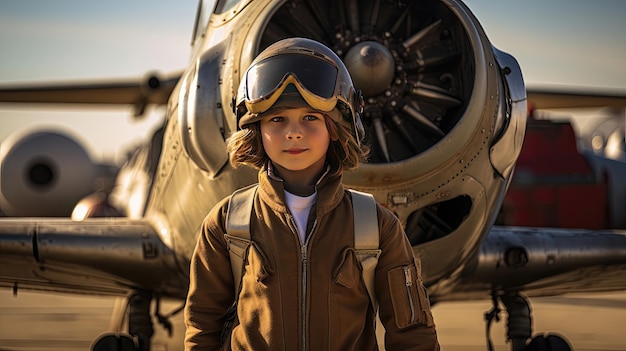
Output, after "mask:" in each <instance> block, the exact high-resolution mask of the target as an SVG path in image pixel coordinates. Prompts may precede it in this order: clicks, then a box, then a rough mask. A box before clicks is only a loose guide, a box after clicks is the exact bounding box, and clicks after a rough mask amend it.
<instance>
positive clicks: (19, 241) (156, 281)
mask: <svg viewBox="0 0 626 351" xmlns="http://www.w3.org/2000/svg"><path fill="white" fill-rule="evenodd" d="M0 286H4V287H12V288H14V289H19V288H26V289H38V290H48V291H60V292H73V293H89V294H101V295H120V296H125V295H127V293H128V292H129V291H131V290H149V291H154V292H157V293H159V294H161V295H163V296H172V297H184V296H185V293H186V289H187V276H186V275H185V274H183V272H181V271H180V269H178V265H177V263H176V257H175V254H174V252H173V251H172V250H171V249H170V248H169V247H168V246H167V245H166V244H165V243H164V242H163V240H161V238H160V237H159V235H157V233H156V232H155V230H154V228H153V227H152V226H151V225H150V224H149V223H147V222H145V221H136V220H128V219H119V218H117V219H116V218H107V219H89V220H86V221H83V222H74V221H71V220H67V219H58V220H56V219H41V220H40V219H2V220H0Z"/></svg>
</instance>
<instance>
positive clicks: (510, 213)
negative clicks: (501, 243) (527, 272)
mask: <svg viewBox="0 0 626 351" xmlns="http://www.w3.org/2000/svg"><path fill="white" fill-rule="evenodd" d="M607 191H608V184H607V181H606V179H596V176H595V173H594V171H593V169H592V168H591V167H590V165H589V163H588V162H587V160H586V159H585V158H584V157H583V155H581V154H580V153H579V152H578V148H577V146H576V135H575V133H574V130H573V128H572V125H571V124H570V123H569V122H553V121H548V120H535V119H530V118H529V120H528V124H527V130H526V136H525V139H524V145H523V147H522V151H521V154H520V157H519V159H518V161H517V166H516V169H515V174H514V177H513V179H512V182H511V185H510V187H509V191H508V193H507V195H506V197H505V200H504V203H503V205H502V209H501V213H500V217H499V218H498V221H497V224H500V225H510V226H532V227H556V228H586V229H602V228H608V227H609V218H608V208H607V206H608V201H607V198H608V194H607Z"/></svg>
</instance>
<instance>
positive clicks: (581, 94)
mask: <svg viewBox="0 0 626 351" xmlns="http://www.w3.org/2000/svg"><path fill="white" fill-rule="evenodd" d="M526 94H527V99H528V101H529V103H530V104H532V107H533V108H535V109H550V108H577V107H624V106H626V92H609V91H604V92H602V91H600V90H598V89H591V88H584V89H583V88H579V89H570V90H564V89H557V88H527V89H526Z"/></svg>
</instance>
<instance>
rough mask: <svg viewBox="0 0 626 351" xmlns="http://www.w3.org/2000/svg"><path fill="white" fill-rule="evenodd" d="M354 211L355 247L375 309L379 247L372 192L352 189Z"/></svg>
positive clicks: (376, 216) (376, 218) (376, 305)
mask: <svg viewBox="0 0 626 351" xmlns="http://www.w3.org/2000/svg"><path fill="white" fill-rule="evenodd" d="M350 193H351V194H352V211H353V212H354V249H355V250H356V254H357V257H358V259H359V261H360V262H361V267H362V275H363V281H364V282H365V287H366V288H367V292H368V294H369V295H370V301H371V302H372V307H373V308H374V311H376V310H377V309H378V299H377V297H376V290H375V289H374V280H375V279H374V278H375V273H376V272H375V271H376V265H377V264H378V257H379V256H380V253H381V250H380V249H379V232H378V213H377V210H376V200H375V199H374V196H373V195H372V194H368V193H363V192H360V191H356V190H352V189H350Z"/></svg>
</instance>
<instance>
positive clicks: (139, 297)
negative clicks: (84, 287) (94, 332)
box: [91, 291, 182, 351]
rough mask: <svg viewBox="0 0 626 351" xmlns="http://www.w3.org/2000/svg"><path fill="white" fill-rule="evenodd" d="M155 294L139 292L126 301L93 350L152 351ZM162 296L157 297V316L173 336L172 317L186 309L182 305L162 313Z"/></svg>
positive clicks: (96, 341)
mask: <svg viewBox="0 0 626 351" xmlns="http://www.w3.org/2000/svg"><path fill="white" fill-rule="evenodd" d="M152 299H153V295H152V294H151V293H146V292H138V291H135V292H133V293H131V294H130V295H129V296H128V297H127V298H126V299H125V301H124V303H123V304H120V305H118V306H116V308H115V309H117V310H118V311H117V312H116V311H115V309H114V313H113V319H112V322H111V326H110V329H111V330H113V332H108V333H105V334H102V335H101V336H99V337H98V338H97V339H96V340H95V341H94V343H93V344H92V345H91V351H150V345H151V339H152V335H153V334H154V329H153V323H152V316H151V314H150V306H151V304H152ZM159 310H160V299H158V298H157V299H156V311H155V317H156V318H157V319H158V321H159V323H160V324H162V325H163V327H164V328H165V329H166V330H167V331H168V333H169V335H170V336H171V335H172V324H171V323H170V321H169V318H170V317H172V316H173V315H175V314H177V313H178V312H180V311H182V307H181V308H178V309H176V310H175V311H173V312H172V313H170V314H167V315H162V314H161V313H160V311H159ZM125 317H127V321H128V329H127V330H128V332H127V333H125V332H122V329H124V326H123V325H124V319H125Z"/></svg>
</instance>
